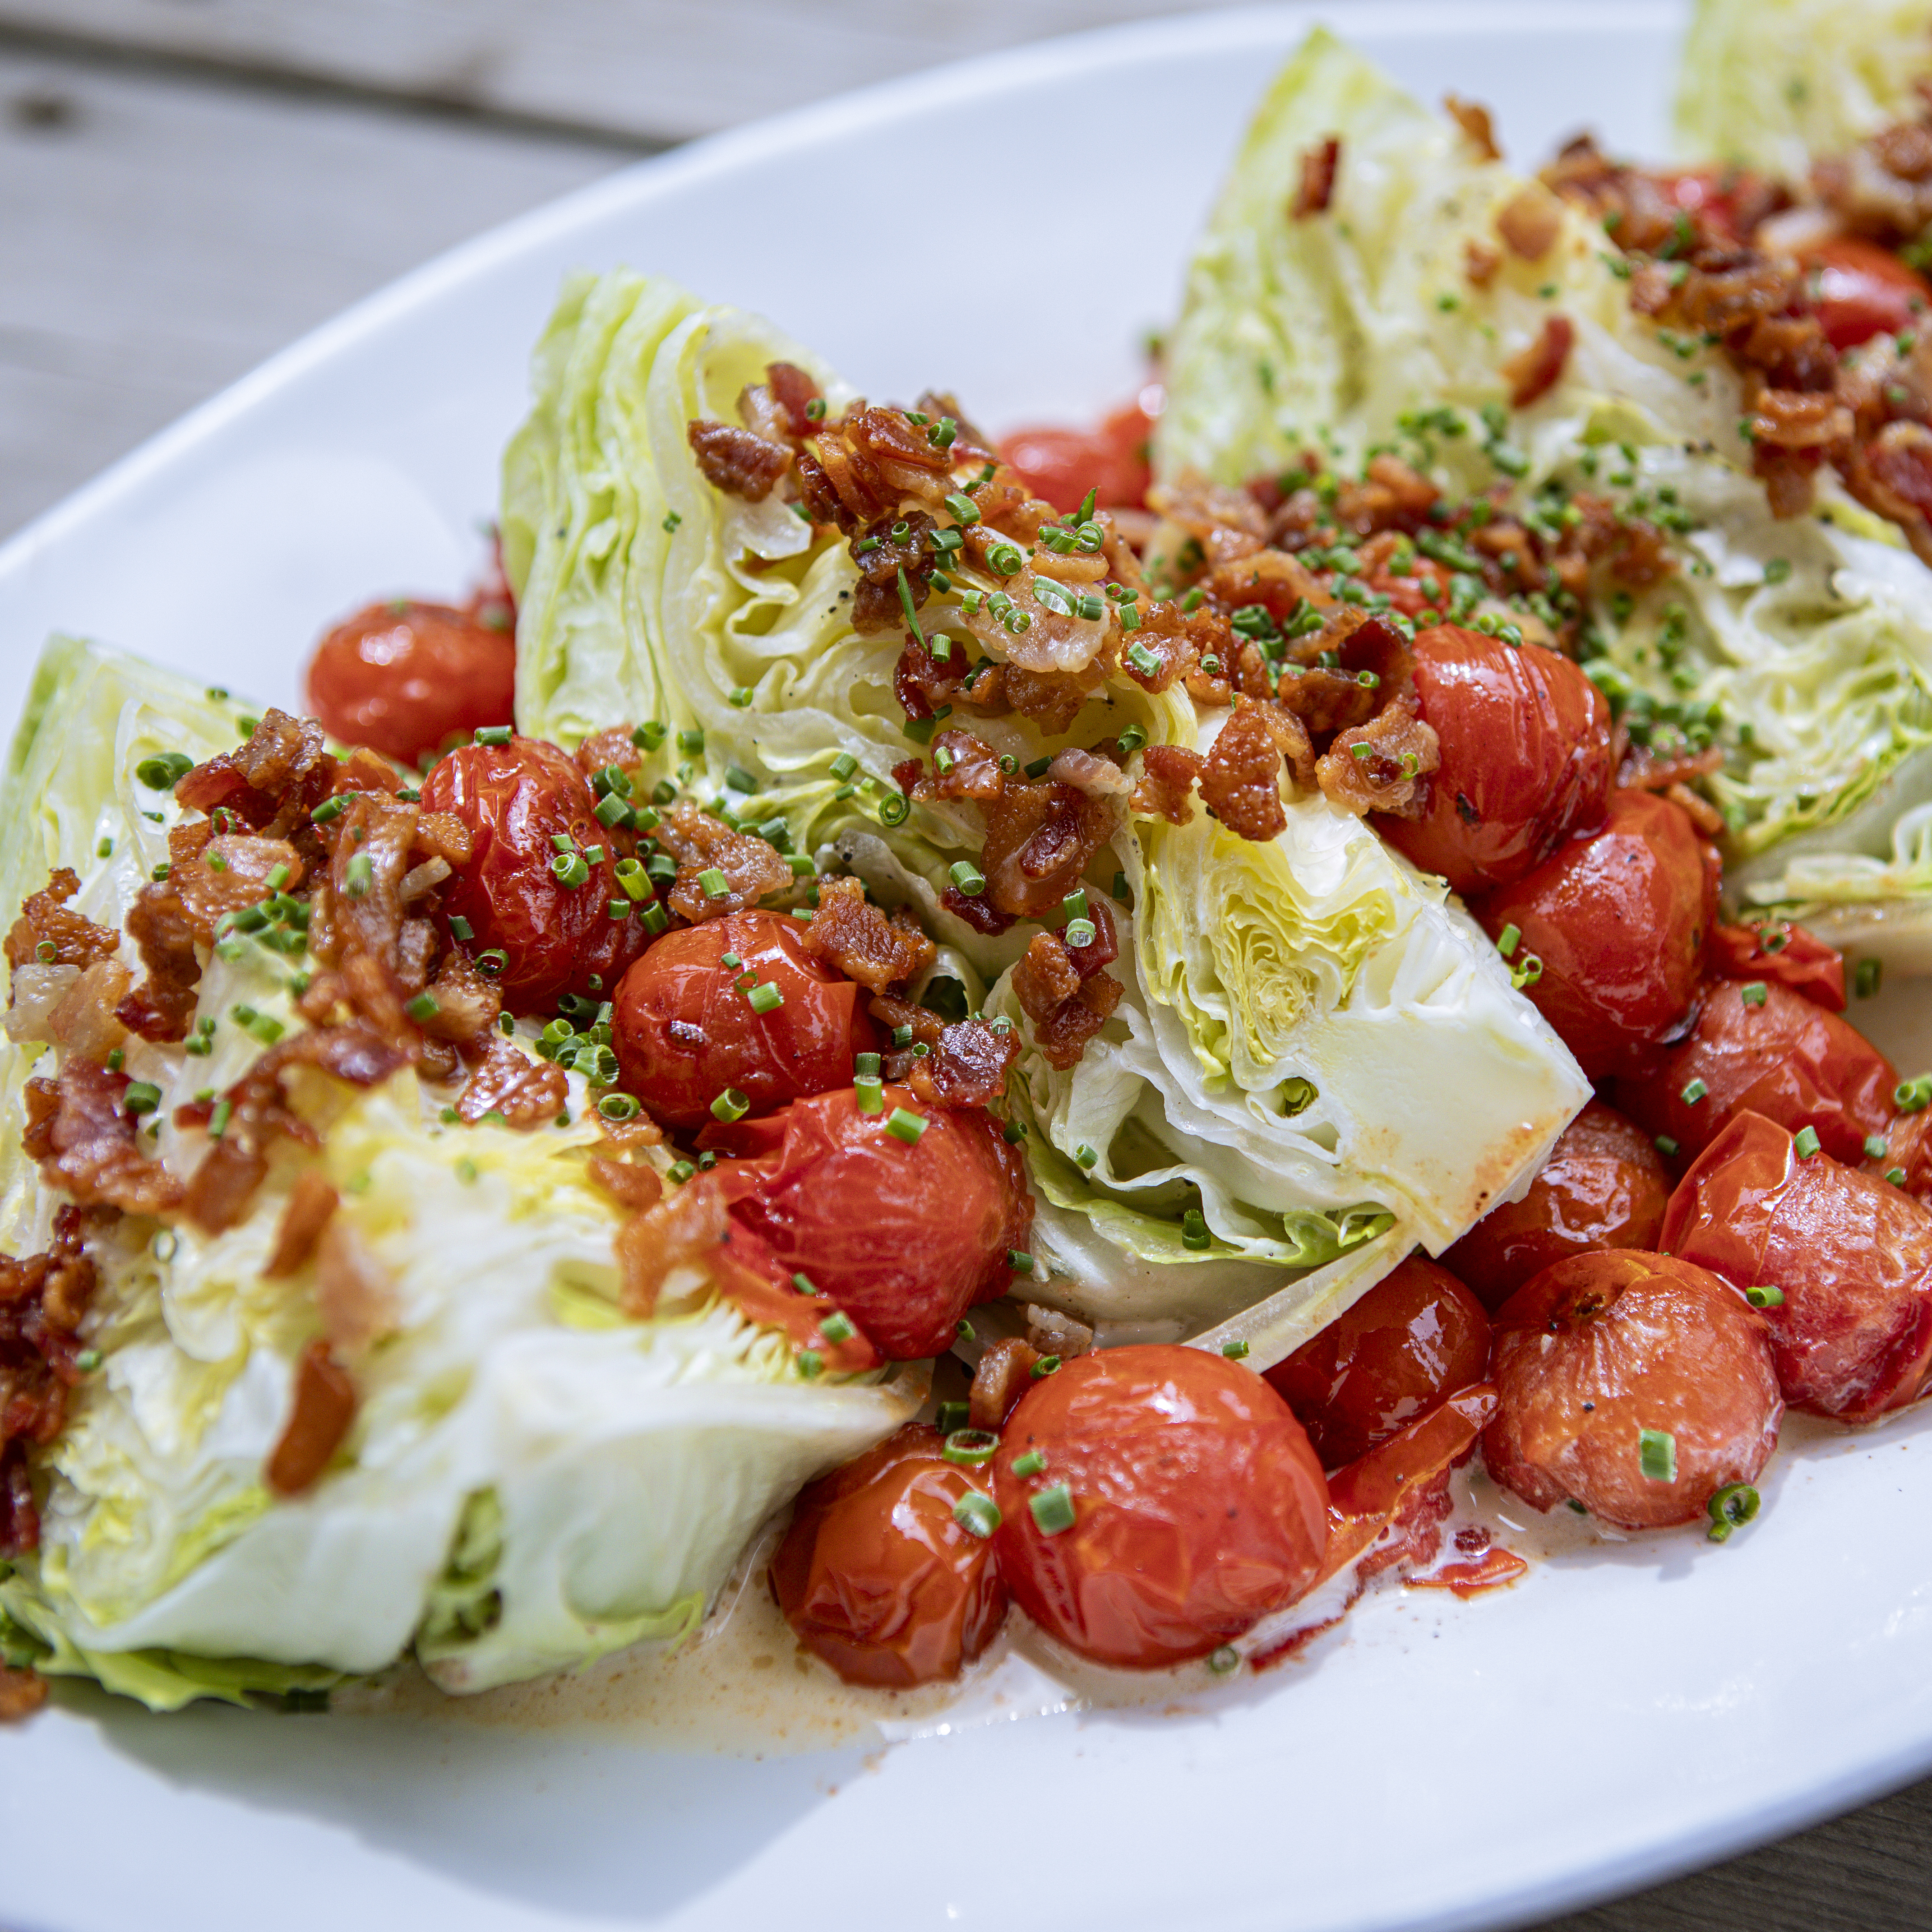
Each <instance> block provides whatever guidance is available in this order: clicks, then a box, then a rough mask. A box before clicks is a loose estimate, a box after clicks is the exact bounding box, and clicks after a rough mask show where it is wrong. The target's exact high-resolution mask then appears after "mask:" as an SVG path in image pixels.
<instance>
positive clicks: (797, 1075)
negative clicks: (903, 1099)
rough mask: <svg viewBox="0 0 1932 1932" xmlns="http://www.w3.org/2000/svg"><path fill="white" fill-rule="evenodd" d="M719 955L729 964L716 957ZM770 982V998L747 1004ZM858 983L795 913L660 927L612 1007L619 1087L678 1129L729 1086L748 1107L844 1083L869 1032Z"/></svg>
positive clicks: (700, 1117)
mask: <svg viewBox="0 0 1932 1932" xmlns="http://www.w3.org/2000/svg"><path fill="white" fill-rule="evenodd" d="M727 953H729V954H730V955H732V956H733V957H734V958H735V959H736V961H737V962H738V963H737V964H736V965H734V966H727V965H724V964H723V963H722V962H723V959H724V956H725V955H726V954H727ZM759 986H772V987H775V988H776V989H777V990H778V993H779V994H780V995H781V1004H778V1005H777V1006H765V1005H763V1004H762V1003H761V1004H760V1005H759V1006H754V1005H753V1004H751V995H752V993H753V992H754V990H755V989H757V987H759ZM861 1001H862V995H861V992H860V989H859V988H858V987H857V986H856V985H854V984H853V982H852V981H851V980H847V979H845V978H843V977H841V975H839V974H837V973H835V972H834V971H832V969H831V968H829V967H828V966H826V965H824V964H823V962H821V961H820V960H818V959H816V958H814V956H813V955H812V954H811V953H809V952H808V950H806V948H805V942H804V940H803V938H802V928H801V927H800V926H799V923H798V922H797V920H796V919H787V918H786V917H784V916H783V915H782V914H781V913H772V912H755V911H754V912H739V913H731V914H730V916H728V917H727V918H724V919H710V920H707V921H706V922H705V924H703V926H685V927H680V928H679V929H678V930H677V931H676V932H667V933H666V934H665V935H664V937H663V938H661V939H660V940H658V941H657V942H656V944H655V945H653V946H652V947H651V949H650V950H649V952H647V953H646V954H645V955H644V956H643V958H642V959H640V960H638V961H637V962H636V963H635V964H634V965H633V966H632V967H631V969H630V971H628V973H626V974H625V975H624V978H623V981H622V984H621V985H620V986H619V987H618V989H617V997H616V1002H615V1007H616V1010H615V1012H614V1013H613V1016H612V1017H613V1031H614V1033H615V1034H616V1047H617V1064H618V1067H619V1069H620V1070H621V1077H622V1082H623V1085H624V1086H625V1088H626V1089H627V1090H628V1091H629V1092H631V1093H632V1094H635V1095H636V1096H637V1098H638V1099H639V1100H641V1101H642V1102H643V1103H644V1106H646V1109H648V1110H649V1112H650V1113H651V1115H652V1117H653V1118H655V1119H656V1120H658V1121H661V1122H662V1123H663V1124H664V1126H666V1127H671V1128H674V1129H676V1130H679V1131H680V1132H682V1131H685V1130H690V1129H692V1128H696V1127H703V1126H706V1125H707V1124H709V1121H710V1120H711V1118H712V1113H711V1103H712V1101H714V1100H716V1099H717V1097H718V1095H719V1094H721V1093H723V1092H724V1091H726V1090H727V1088H730V1089H733V1090H735V1091H736V1092H737V1093H739V1094H742V1096H743V1097H744V1098H745V1100H746V1101H748V1103H750V1111H751V1112H753V1113H754V1114H766V1113H769V1112H771V1110H772V1109H773V1108H774V1107H781V1106H784V1103H786V1102H787V1100H798V1099H799V1098H800V1097H802V1096H804V1095H806V1094H823V1093H826V1092H827V1091H829V1090H830V1089H831V1088H835V1087H849V1086H850V1085H851V1084H852V1056H853V1055H854V1054H857V1053H871V1052H876V1051H877V1049H878V1044H879V1039H878V1034H877V1031H876V1030H875V1029H874V1027H873V1025H872V1023H871V1020H870V1019H868V1017H867V1016H866V1013H865V1007H864V1006H863V1005H862V1004H861Z"/></svg>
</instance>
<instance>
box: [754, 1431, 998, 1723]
mask: <svg viewBox="0 0 1932 1932" xmlns="http://www.w3.org/2000/svg"><path fill="white" fill-rule="evenodd" d="M943 1446H944V1438H943V1437H941V1435H940V1433H939V1431H938V1430H936V1429H934V1428H932V1427H930V1426H929V1425H928V1424H925V1423H922V1422H910V1423H907V1424H906V1426H905V1427H904V1428H903V1429H901V1430H900V1431H899V1432H898V1434H897V1435H896V1436H892V1437H890V1438H889V1439H888V1440H886V1442H881V1443H880V1444H879V1445H878V1446H877V1448H874V1449H868V1451H866V1452H865V1454H864V1455H862V1456H860V1457H856V1458H855V1459H854V1460H853V1461H851V1462H850V1463H846V1464H845V1465H844V1466H843V1467H842V1468H841V1469H835V1470H833V1471H832V1473H831V1475H829V1476H823V1477H820V1478H819V1480H818V1481H817V1482H815V1483H810V1484H807V1485H806V1486H805V1489H804V1490H802V1492H801V1493H799V1499H798V1502H797V1505H796V1508H794V1509H793V1512H792V1520H791V1527H790V1529H789V1530H787V1532H785V1538H784V1541H783V1542H782V1543H781V1544H779V1546H778V1553H777V1555H776V1556H774V1557H773V1558H772V1568H771V1580H772V1595H773V1596H774V1597H775V1598H777V1599H778V1608H779V1609H780V1610H782V1611H783V1612H784V1618H785V1621H786V1622H787V1623H788V1624H790V1625H791V1627H792V1629H793V1631H794V1632H795V1633H796V1635H797V1637H798V1640H799V1643H802V1645H803V1646H805V1649H807V1650H808V1651H810V1652H812V1653H813V1655H814V1656H817V1657H821V1658H823V1659H824V1660H825V1661H826V1663H827V1664H830V1665H831V1667H832V1669H833V1670H835V1671H837V1672H838V1675H839V1676H841V1677H842V1678H843V1679H844V1680H845V1682H847V1684H867V1685H877V1686H878V1687H879V1688H882V1689H885V1690H891V1691H898V1690H907V1689H910V1688H911V1687H912V1686H913V1685H916V1684H933V1683H938V1682H941V1681H943V1680H944V1679H948V1678H953V1677H957V1676H959V1671H960V1667H961V1666H962V1665H963V1664H970V1663H971V1661H973V1659H974V1658H976V1657H977V1656H978V1655H980V1652H982V1651H983V1650H984V1649H986V1646H987V1645H988V1644H989V1643H991V1642H992V1640H993V1637H994V1634H995V1632H997V1631H998V1629H999V1628H1000V1625H1001V1623H1002V1622H1004V1620H1005V1618H1006V1614H1007V1591H1006V1586H1005V1585H1004V1583H1002V1582H1001V1580H1000V1571H999V1565H998V1563H997V1562H995V1559H994V1556H993V1545H992V1541H991V1540H990V1539H989V1538H986V1537H980V1536H975V1535H973V1534H972V1533H971V1532H970V1531H968V1530H967V1529H964V1528H962V1526H960V1525H959V1523H956V1522H955V1521H954V1520H953V1507H954V1505H956V1504H957V1503H958V1502H959V1499H960V1498H961V1497H962V1496H964V1495H965V1493H967V1491H968V1490H979V1491H980V1493H982V1494H984V1493H986V1487H987V1479H986V1477H985V1475H983V1474H982V1473H980V1472H977V1471H972V1470H968V1469H962V1468H961V1467H959V1466H958V1465H956V1464H955V1463H949V1462H947V1460H946V1459H945V1457H944V1455H943V1454H941V1449H942V1448H943Z"/></svg>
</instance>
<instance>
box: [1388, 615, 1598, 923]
mask: <svg viewBox="0 0 1932 1932" xmlns="http://www.w3.org/2000/svg"><path fill="white" fill-rule="evenodd" d="M1415 694H1416V699H1417V702H1418V706H1419V708H1420V709H1421V715H1422V718H1423V720H1424V722H1425V723H1427V724H1430V726H1432V727H1433V728H1434V730H1435V732H1436V736H1437V737H1438V738H1439V739H1440V740H1441V742H1442V765H1441V766H1440V767H1439V769H1438V770H1437V771H1436V774H1435V775H1434V776H1433V778H1430V781H1429V796H1428V802H1427V805H1426V806H1425V807H1424V811H1423V814H1422V816H1421V817H1420V818H1413V819H1411V818H1395V817H1390V816H1388V815H1387V814H1377V817H1376V829H1378V830H1379V832H1381V833H1382V836H1383V837H1384V838H1386V839H1387V840H1388V841H1389V843H1390V844H1391V845H1393V846H1394V847H1396V849H1397V850H1398V851H1400V852H1403V853H1406V854H1407V855H1408V856H1409V858H1410V859H1413V860H1414V861H1415V863H1416V864H1417V865H1419V866H1421V868H1422V869H1423V870H1424V871H1428V872H1440V873H1441V874H1442V876H1443V877H1445V879H1447V880H1448V881H1449V883H1450V884H1451V886H1454V888H1455V889H1456V890H1457V892H1462V893H1463V894H1465V895H1467V894H1469V893H1471V892H1477V891H1479V890H1481V889H1482V888H1483V887H1484V886H1496V885H1503V884H1507V883H1509V882H1510V881H1511V880H1515V879H1520V878H1521V877H1523V874H1524V873H1526V872H1527V871H1529V870H1530V868H1532V866H1535V865H1540V864H1541V862H1542V861H1543V860H1544V859H1546V858H1547V857H1548V856H1550V853H1552V852H1553V851H1554V850H1556V847H1558V846H1559V845H1560V844H1562V842H1563V841H1564V840H1565V839H1566V838H1568V837H1570V836H1571V834H1572V833H1574V832H1590V831H1594V830H1595V829H1596V827H1597V826H1599V825H1601V824H1602V823H1603V822H1604V814H1605V813H1606V812H1607V811H1608V809H1609V807H1610V778H1611V770H1612V767H1611V760H1610V708H1609V706H1607V705H1606V704H1605V703H1604V700H1603V696H1602V694H1601V693H1600V692H1599V691H1598V689H1597V688H1596V686H1595V685H1593V684H1592V682H1590V680H1589V679H1588V678H1587V677H1586V676H1584V675H1583V673H1582V672H1581V671H1580V670H1578V669H1577V667H1576V666H1575V665H1574V664H1572V663H1571V661H1570V660H1569V659H1568V658H1565V657H1559V655H1557V654H1556V652H1554V651H1547V650H1544V649H1543V648H1542V647H1541V646H1540V645H1536V644H1526V645H1524V646H1522V647H1521V648H1520V649H1515V648H1513V647H1512V646H1510V645H1508V644H1505V643H1501V642H1499V640H1497V639H1496V638H1494V637H1484V635H1483V634H1482V633H1481V631H1466V630H1464V629H1463V628H1461V627H1460V625H1454V624H1436V625H1431V626H1430V628H1429V629H1427V630H1426V631H1422V632H1421V633H1420V634H1418V637H1417V638H1416V640H1415Z"/></svg>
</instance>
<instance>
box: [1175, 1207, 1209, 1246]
mask: <svg viewBox="0 0 1932 1932" xmlns="http://www.w3.org/2000/svg"><path fill="white" fill-rule="evenodd" d="M1213 1244H1214V1237H1213V1235H1211V1234H1210V1233H1209V1232H1208V1219H1207V1217H1206V1216H1205V1215H1204V1214H1202V1211H1201V1210H1200V1209H1199V1208H1189V1209H1188V1210H1187V1213H1186V1214H1183V1215H1182V1216H1181V1246H1182V1247H1184V1248H1193V1249H1195V1250H1200V1249H1203V1248H1207V1247H1211V1246H1212V1245H1213Z"/></svg>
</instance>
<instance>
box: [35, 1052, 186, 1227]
mask: <svg viewBox="0 0 1932 1932" xmlns="http://www.w3.org/2000/svg"><path fill="white" fill-rule="evenodd" d="M128 1085H129V1082H128V1080H127V1076H126V1075H125V1074H121V1073H110V1072H109V1071H108V1070H107V1068H106V1067H101V1066H99V1065H97V1064H95V1062H94V1061H88V1060H81V1059H79V1058H69V1060H68V1063H67V1064H66V1065H65V1067H63V1068H62V1070H61V1076H60V1081H59V1084H58V1088H57V1090H56V1091H57V1094H58V1108H57V1109H56V1110H55V1112H54V1114H53V1116H52V1120H51V1121H50V1122H49V1123H48V1124H46V1139H45V1145H46V1148H47V1153H46V1157H44V1158H43V1160H42V1162H41V1171H42V1172H43V1174H44V1175H46V1180H47V1184H48V1185H49V1187H58V1188H61V1189H63V1190H65V1192H66V1193H68V1194H71V1196H73V1197H74V1199H75V1200H76V1201H77V1202H80V1204H81V1205H83V1207H86V1206H91V1205H104V1206H109V1207H114V1208H123V1209H124V1210H125V1211H127V1213H129V1214H164V1213H166V1211H168V1210H169V1209H170V1208H177V1207H178V1206H180V1205H181V1199H182V1196H183V1192H184V1190H183V1189H182V1187H181V1183H180V1182H179V1181H178V1180H176V1179H175V1177H174V1176H173V1175H172V1174H170V1173H169V1172H168V1170H167V1169H166V1168H165V1167H163V1166H162V1165H161V1163H160V1162H159V1161H158V1160H149V1159H148V1158H147V1157H145V1156H144V1155H143V1154H142V1152H141V1149H140V1145H139V1138H138V1136H139V1133H140V1124H139V1121H136V1120H134V1119H133V1118H130V1115H128V1113H127V1109H126V1108H125V1106H124V1105H123V1100H124V1096H125V1095H126V1094H127V1088H128Z"/></svg>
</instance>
